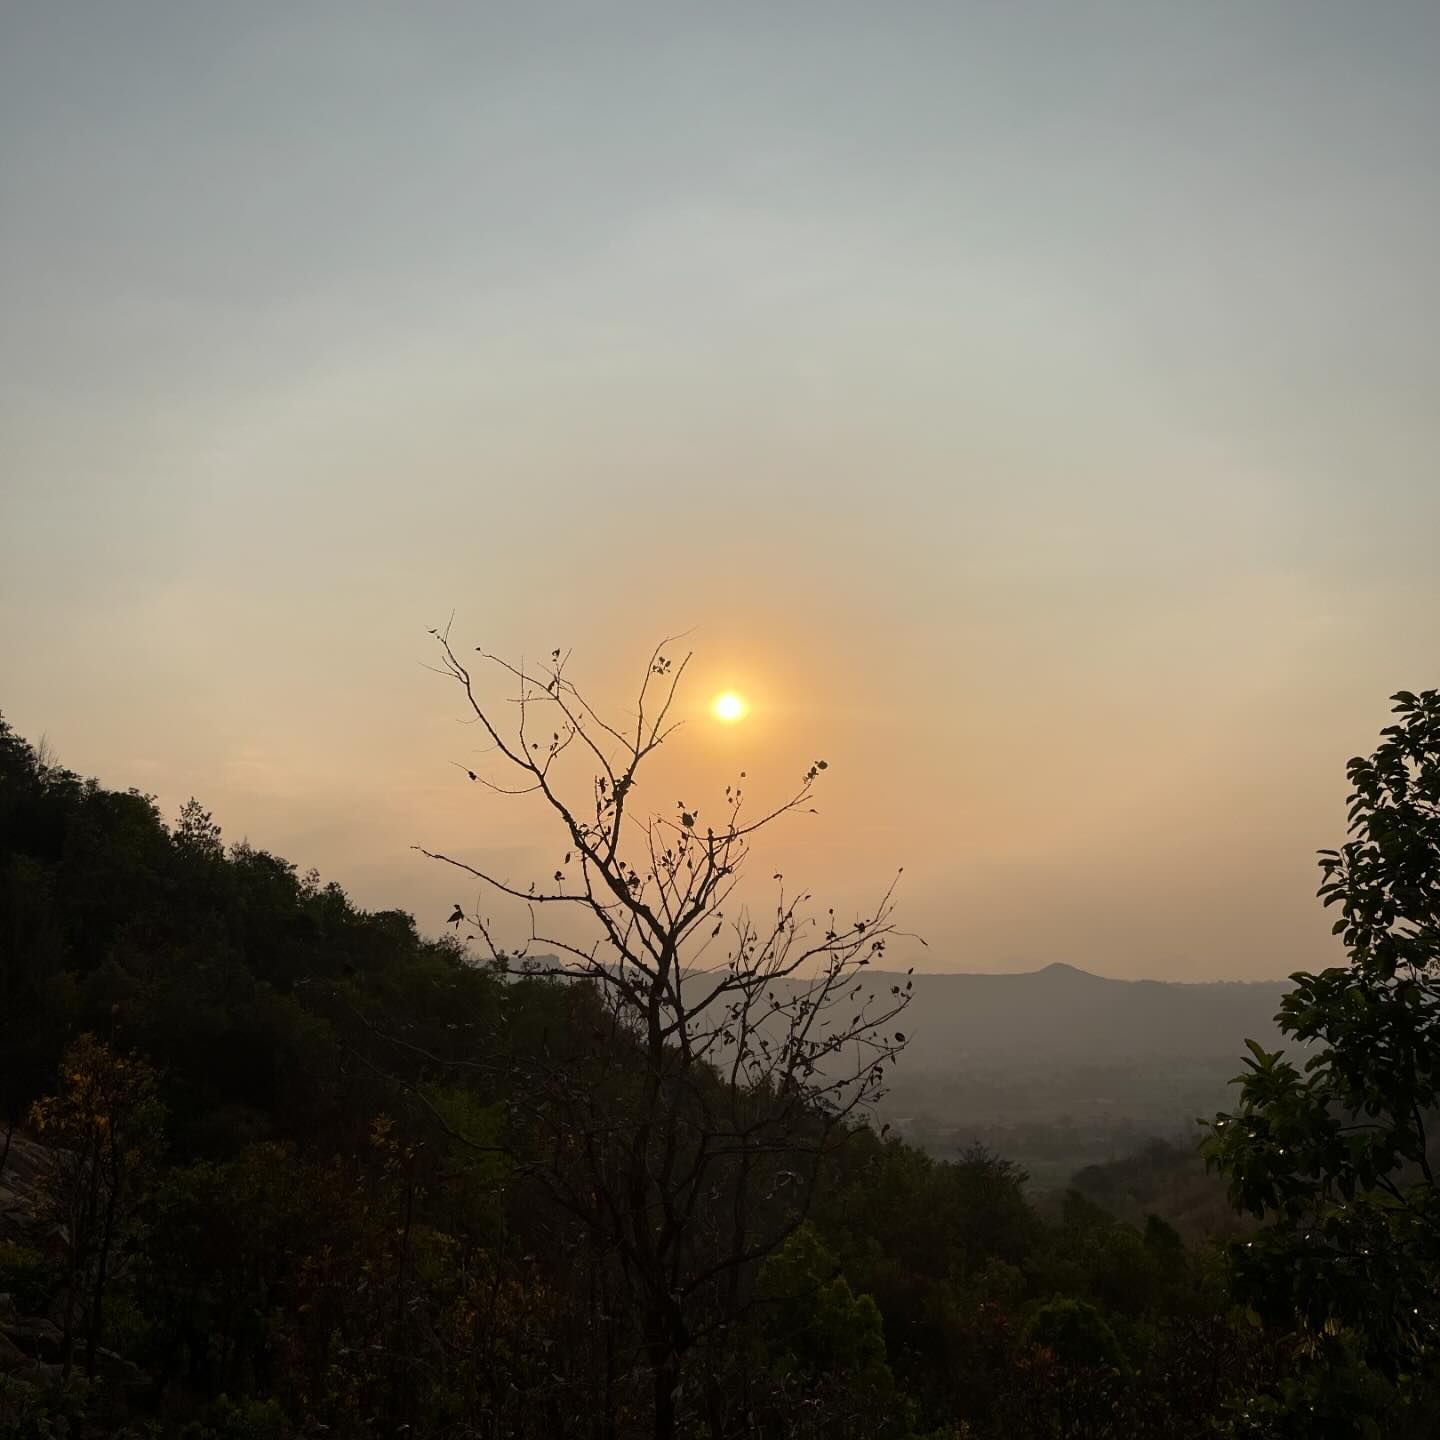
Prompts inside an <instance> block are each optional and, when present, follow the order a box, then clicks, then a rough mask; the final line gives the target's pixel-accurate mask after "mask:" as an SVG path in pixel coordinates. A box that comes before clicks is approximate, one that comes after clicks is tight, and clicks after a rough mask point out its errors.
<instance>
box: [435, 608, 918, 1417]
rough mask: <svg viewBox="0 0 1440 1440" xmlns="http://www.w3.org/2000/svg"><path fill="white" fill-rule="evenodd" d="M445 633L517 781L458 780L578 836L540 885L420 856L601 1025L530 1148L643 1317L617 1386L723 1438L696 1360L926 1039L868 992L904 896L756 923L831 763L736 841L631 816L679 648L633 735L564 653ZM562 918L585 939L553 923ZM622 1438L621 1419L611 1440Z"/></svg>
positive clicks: (647, 696) (536, 1169) (727, 820)
mask: <svg viewBox="0 0 1440 1440" xmlns="http://www.w3.org/2000/svg"><path fill="white" fill-rule="evenodd" d="M433 633H434V634H435V635H436V639H437V641H438V643H439V647H440V651H441V655H442V657H443V662H442V665H441V666H440V667H439V668H440V669H441V670H442V672H443V673H444V674H446V675H447V676H449V677H450V678H452V679H453V680H454V681H455V682H456V683H457V684H458V685H459V686H460V687H461V689H462V691H463V693H464V698H465V704H466V706H467V708H468V710H469V712H470V716H471V717H472V718H473V721H474V722H476V723H477V724H478V726H479V728H480V730H481V731H482V732H483V734H484V736H485V738H486V739H487V740H488V742H489V754H490V756H491V757H492V763H494V764H496V765H498V767H499V771H498V773H497V774H487V775H482V774H480V773H479V772H477V771H476V770H472V769H470V768H469V766H468V765H461V767H460V768H461V769H462V770H464V771H465V773H466V774H467V775H468V777H469V779H470V780H471V781H472V782H474V783H475V784H476V785H477V786H481V787H484V788H485V789H487V790H488V791H490V792H493V793H498V794H501V795H506V796H516V795H528V796H532V797H535V799H536V801H538V802H539V803H541V804H543V805H544V806H545V807H548V809H549V811H550V812H551V814H552V815H553V817H554V818H555V820H556V822H557V829H558V832H559V837H558V843H557V854H556V859H557V863H556V866H555V869H554V870H553V872H552V873H551V875H550V877H549V879H548V880H546V881H545V883H544V884H540V883H538V882H537V883H535V884H528V883H524V882H517V881H513V880H510V879H507V878H504V877H502V876H500V875H497V874H493V873H491V872H489V871H488V870H485V869H482V868H480V867H479V866H476V865H473V864H471V863H469V862H468V861H467V860H464V859H461V858H458V857H456V856H453V855H446V854H438V853H435V852H433V851H429V850H422V853H424V854H426V855H428V856H429V857H430V858H432V859H434V860H436V861H437V862H440V863H443V864H445V865H447V866H450V867H452V868H453V869H455V870H456V871H457V872H459V873H461V874H463V875H465V876H468V877H470V878H471V879H473V880H476V881H478V882H480V899H479V900H478V901H477V903H476V904H475V905H474V906H472V907H470V908H467V907H465V906H464V905H459V904H457V905H456V906H455V908H454V911H453V913H452V914H451V917H450V919H451V922H452V923H454V924H455V925H457V926H459V925H462V924H464V925H467V926H469V927H470V929H471V930H472V931H473V932H474V935H473V936H472V938H474V937H479V938H480V939H481V940H483V943H484V945H485V946H486V947H487V949H488V952H489V955H490V958H491V960H492V962H493V963H494V964H495V965H497V966H498V967H500V968H502V969H508V968H510V967H514V966H517V965H519V966H521V967H523V968H524V969H525V970H527V971H529V972H532V973H537V974H540V975H543V976H549V977H552V978H556V979H562V980H569V981H574V982H580V983H581V984H582V985H583V986H584V987H585V988H586V989H588V990H589V991H591V992H592V993H593V996H594V999H595V1004H594V1006H593V1010H592V1013H593V1015H594V1016H596V1017H599V1019H598V1022H597V1023H594V1024H593V1025H592V1026H591V1029H590V1034H589V1037H588V1040H587V1039H582V1042H581V1043H579V1044H578V1046H577V1044H576V1042H575V1041H574V1040H573V1039H572V1040H571V1041H570V1042H569V1044H568V1046H567V1048H566V1049H565V1051H564V1053H563V1054H561V1053H551V1054H549V1055H546V1056H545V1057H543V1058H542V1059H541V1060H540V1061H533V1062H531V1068H530V1070H529V1072H528V1073H527V1074H526V1075H525V1077H524V1081H523V1083H522V1085H521V1086H520V1090H519V1099H518V1100H517V1102H516V1104H515V1106H514V1107H513V1108H512V1124H511V1132H512V1141H511V1143H512V1145H513V1147H514V1149H515V1151H516V1154H517V1155H518V1156H520V1157H521V1158H522V1159H523V1163H524V1164H526V1165H527V1166H528V1167H529V1169H530V1170H531V1171H532V1172H533V1173H534V1174H536V1175H538V1176H539V1177H541V1178H542V1179H543V1181H544V1183H545V1186H546V1187H547V1189H548V1192H549V1193H550V1195H551V1196H553V1198H554V1200H555V1201H556V1202H557V1203H558V1204H559V1205H560V1206H561V1207H562V1208H563V1210H564V1211H565V1212H567V1213H568V1214H569V1215H570V1216H571V1217H572V1218H573V1222H574V1223H575V1226H576V1228H577V1230H578V1232H579V1233H580V1234H581V1235H583V1236H584V1237H585V1238H586V1240H587V1243H588V1245H589V1246H590V1247H592V1253H594V1254H601V1255H604V1256H607V1257H613V1265H612V1269H611V1272H610V1273H611V1274H612V1275H613V1277H614V1284H613V1287H612V1288H613V1293H610V1292H609V1290H607V1292H606V1296H605V1300H604V1303H605V1304H606V1305H607V1306H612V1307H613V1306H617V1305H618V1306H619V1307H621V1308H623V1310H624V1312H625V1313H626V1315H627V1317H628V1318H629V1320H630V1321H631V1326H630V1330H631V1331H632V1332H633V1335H634V1337H635V1341H636V1346H637V1349H636V1353H635V1354H634V1356H633V1357H632V1359H631V1360H630V1361H629V1362H621V1363H620V1368H621V1370H622V1371H623V1373H624V1375H626V1376H632V1377H633V1376H636V1375H640V1374H644V1373H648V1376H649V1382H650V1395H649V1404H650V1406H652V1407H653V1422H654V1434H655V1435H656V1437H658V1440H670V1437H672V1436H673V1435H674V1434H675V1433H676V1425H677V1414H678V1413H680V1407H681V1406H684V1407H685V1408H686V1409H696V1408H703V1409H704V1410H705V1411H706V1416H707V1420H708V1422H709V1425H710V1429H711V1433H712V1434H715V1435H717V1436H718V1435H719V1434H720V1433H721V1427H722V1416H723V1412H724V1409H725V1404H726V1400H725V1397H724V1396H723V1395H722V1394H720V1393H719V1387H718V1385H716V1384H715V1383H714V1380H713V1371H710V1372H708V1373H709V1375H710V1377H711V1378H710V1380H709V1383H708V1384H707V1370H706V1367H705V1366H704V1365H702V1364H698V1363H696V1357H697V1356H699V1355H701V1354H703V1353H704V1352H705V1351H706V1350H707V1349H713V1347H714V1346H715V1345H716V1344H717V1343H718V1342H719V1341H720V1340H721V1339H723V1337H724V1336H725V1334H726V1333H727V1332H728V1331H729V1330H730V1329H731V1328H732V1327H733V1326H734V1325H735V1323H736V1321H737V1320H738V1319H740V1318H741V1317H742V1316H743V1315H744V1313H745V1312H746V1309H747V1307H748V1306H749V1305H750V1304H751V1303H753V1300H754V1293H753V1281H754V1277H755V1274H756V1271H757V1269H758V1267H759V1265H760V1264H761V1263H762V1262H763V1261H764V1259H765V1257H767V1256H768V1255H770V1254H771V1253H773V1252H774V1251H775V1250H776V1249H777V1248H778V1247H779V1246H780V1245H782V1244H783V1243H784V1241H785V1239H786V1238H787V1237H788V1236H789V1235H790V1234H791V1233H792V1232H793V1231H794V1230H795V1228H796V1227H797V1226H798V1225H799V1224H800V1223H801V1222H802V1221H803V1219H804V1217H805V1215H806V1213H807V1212H808V1210H809V1207H810V1203H811V1198H812V1195H813V1193H814V1189H815V1185H816V1182H817V1178H818V1177H819V1175H820V1171H821V1163H822V1160H823V1157H824V1156H825V1154H826V1152H827V1151H828V1150H829V1149H831V1148H832V1147H833V1146H834V1145H835V1144H837V1143H840V1141H841V1140H843V1137H844V1135H845V1134H846V1133H848V1132H850V1131H851V1130H852V1129H853V1127H854V1124H855V1123H856V1121H857V1120H858V1119H859V1113H858V1112H860V1111H861V1110H862V1107H865V1106H867V1105H868V1104H870V1103H871V1102H873V1101H874V1099H875V1098H876V1097H877V1096H878V1095H879V1093H880V1091H881V1087H882V1085H883V1081H884V1077H885V1073H886V1070H887V1068H888V1067H889V1066H890V1064H891V1063H892V1061H893V1060H894V1059H895V1057H896V1055H897V1054H898V1052H899V1051H900V1050H901V1048H902V1047H903V1046H904V1043H905V1037H904V1034H903V1032H902V1031H900V1030H899V1029H897V1028H895V1022H896V1021H897V1019H898V1017H899V1016H900V1014H901V1012H902V1011H903V1010H904V1009H905V1007H906V1005H907V1004H908V1002H909V999H910V982H909V981H908V980H904V979H902V980H901V981H900V983H898V984H892V983H888V982H887V983H885V984H881V985H879V986H876V985H875V984H874V983H872V982H871V980H870V976H869V975H868V974H867V973H866V969H867V967H869V966H871V965H872V963H874V962H876V961H878V960H879V959H880V958H881V957H882V956H883V955H884V952H885V948H886V942H887V939H889V938H890V937H891V936H892V935H893V934H894V933H895V931H894V924H893V910H892V894H893V888H894V886H893V883H892V885H891V886H890V887H889V888H887V889H886V890H885V891H884V892H883V893H882V894H881V896H880V897H879V900H878V902H877V903H876V904H875V905H874V906H873V908H871V909H870V910H869V912H868V913H866V914H863V915H860V916H858V917H856V918H852V919H837V917H836V914H835V911H834V910H833V909H832V910H829V911H827V912H824V913H823V914H822V915H820V916H819V917H815V916H813V915H812V914H811V912H810V909H809V905H810V896H809V895H808V894H807V893H806V892H804V891H800V892H798V893H796V892H791V891H789V890H787V889H786V887H785V883H784V880H783V878H782V877H781V876H780V875H778V874H777V875H774V876H773V877H772V882H773V884H774V885H775V887H776V898H775V901H774V908H773V911H767V912H766V913H765V914H764V915H763V917H762V916H760V915H757V914H755V913H753V912H752V910H751V909H750V908H749V907H748V906H747V905H746V904H744V903H742V897H741V896H740V895H739V893H738V892H737V886H738V885H739V883H740V881H741V878H742V873H743V872H744V870H745V866H746V862H747V859H748V857H749V856H750V853H751V848H752V845H753V843H754V841H755V839H756V837H757V836H758V835H759V834H760V833H761V832H762V831H764V830H766V829H767V828H768V827H769V826H771V825H773V824H775V823H776V822H777V821H780V820H781V819H782V818H784V817H787V816H789V815H792V814H794V813H796V812H799V811H806V810H808V809H809V808H810V805H809V802H810V800H811V797H812V793H813V790H814V787H815V785H816V782H817V781H818V779H819V778H820V776H821V773H822V772H823V771H824V770H825V769H826V768H827V767H826V764H825V762H824V761H823V760H817V761H815V762H814V763H813V764H812V765H811V766H810V767H809V768H808V769H807V770H806V772H805V773H804V775H803V776H802V777H801V779H800V781H799V783H798V785H797V786H796V787H795V789H794V790H793V791H792V792H791V793H790V795H789V797H788V798H787V799H785V800H783V801H782V802H781V803H779V804H777V805H775V806H773V807H770V808H768V809H766V810H764V811H763V812H761V813H759V814H757V815H756V816H754V817H753V818H752V817H751V816H750V815H749V814H748V813H747V812H746V810H745V807H744V796H743V786H742V784H741V781H743V779H744V776H743V774H742V775H741V776H740V777H739V779H737V781H736V782H735V783H734V784H732V785H730V786H727V787H726V789H725V792H724V800H723V804H722V806H721V807H720V812H719V815H718V818H717V820H716V821H715V822H714V823H709V824H707V823H704V821H703V820H702V815H701V812H700V810H699V809H698V808H695V807H693V806H691V805H689V804H687V803H686V802H685V801H683V800H682V801H677V803H676V805H675V808H674V811H673V813H670V814H661V815H656V814H648V815H637V814H636V813H635V811H636V803H635V797H636V792H637V784H638V780H639V776H640V773H641V770H642V767H643V766H644V765H645V762H646V761H647V760H649V759H650V758H651V757H652V756H653V755H654V754H655V752H656V751H657V750H658V749H659V747H660V746H661V745H663V744H664V743H665V741H666V740H667V738H668V737H669V736H671V735H672V734H673V733H674V730H675V728H676V725H677V723H678V722H677V721H676V720H675V719H674V712H675V702H676V697H677V693H678V690H679V686H680V682H681V680H682V678H683V676H684V674H685V669H686V665H687V663H688V661H689V658H690V657H689V656H688V655H686V656H685V657H684V658H683V659H681V660H679V661H678V663H674V662H672V660H671V659H670V658H669V656H668V655H667V653H666V650H667V647H668V646H669V645H670V644H671V643H673V642H670V641H666V642H662V644H661V645H660V646H658V647H657V648H656V650H655V651H654V653H653V654H652V655H651V657H650V661H649V663H648V665H647V667H646V673H645V677H644V680H643V682H642V684H641V686H640V689H639V694H638V698H637V702H636V708H635V716H634V720H633V723H629V722H627V723H625V724H624V725H623V726H622V725H621V724H618V723H611V721H609V720H607V719H605V718H604V717H603V716H602V715H601V714H599V713H598V712H597V710H596V709H595V708H594V707H592V705H591V704H590V702H589V701H588V700H587V699H586V698H585V696H584V695H583V694H582V693H581V691H580V690H579V689H578V688H577V687H576V686H575V685H574V684H573V683H572V682H571V680H570V679H569V678H568V676H567V674H566V661H567V660H568V658H569V657H568V656H562V654H561V652H560V651H558V650H557V651H554V652H552V653H551V655H550V656H549V658H548V661H547V662H546V663H544V664H542V665H540V666H538V667H534V668H527V667H526V666H525V665H523V664H519V665H517V664H513V663H511V662H509V661H506V660H503V659H500V658H499V657H496V656H493V655H489V654H486V653H485V652H483V651H481V650H477V651H476V652H475V653H476V655H477V656H478V664H477V662H475V661H471V660H469V659H468V658H467V659H465V660H462V658H461V655H460V653H459V652H457V650H456V648H455V647H454V645H453V644H452V642H451V639H450V633H449V630H448V628H447V629H446V630H444V631H436V632H433ZM472 666H474V667H475V669H474V671H472ZM480 671H484V672H486V673H491V674H494V675H498V676H499V677H500V678H501V679H502V681H503V682H504V683H505V685H506V687H507V689H508V690H509V692H510V693H509V694H508V695H507V696H506V698H505V699H503V700H500V701H498V702H492V701H491V700H490V699H488V698H486V697H485V696H483V695H482V693H481V689H480V686H479V685H478V684H477V680H476V673H477V672H480ZM502 717H504V718H503V719H502ZM582 757H583V763H582V765H581V766H580V770H581V772H582V773H583V775H584V780H583V785H582V788H581V789H580V795H581V796H582V798H581V799H580V800H578V801H577V800H576V799H575V798H574V795H575V789H576V764H575V762H576V761H577V760H581V759H582ZM417 848H421V847H417ZM495 897H501V898H503V899H504V900H507V901H510V902H514V904H515V906H517V907H520V913H528V917H529V924H528V933H526V934H524V935H523V938H522V941H521V943H520V944H518V945H515V944H511V945H505V944H502V943H501V941H500V938H499V936H498V934H497V929H496V926H495V925H494V924H492V922H491V920H490V919H489V918H488V916H487V915H486V914H485V913H484V905H485V903H486V900H487V898H492V899H493V898H495ZM555 912H574V913H575V914H576V915H577V916H578V918H579V919H581V920H583V922H584V923H583V924H581V925H576V924H575V923H574V921H570V922H569V923H566V924H550V923H548V922H547V920H546V919H545V918H544V917H546V916H550V915H553V914H554V913H555ZM877 991H883V992H884V993H883V994H881V993H877ZM606 1284H607V1285H608V1284H609V1282H606ZM612 1363H616V1362H612ZM614 1379H615V1377H614V1376H612V1375H609V1374H607V1376H606V1381H607V1383H606V1387H605V1388H606V1393H607V1395H608V1394H609V1392H610V1389H611V1381H613V1380H614ZM614 1428H615V1422H614V1416H613V1413H612V1414H610V1415H608V1416H607V1417H606V1421H605V1424H604V1425H603V1426H602V1429H603V1430H604V1431H605V1432H606V1433H613V1431H614Z"/></svg>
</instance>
